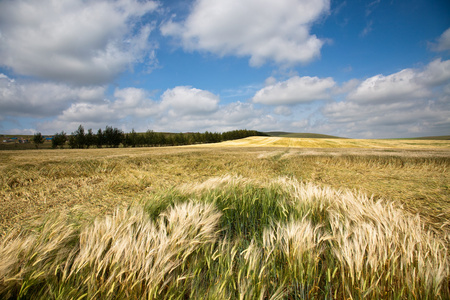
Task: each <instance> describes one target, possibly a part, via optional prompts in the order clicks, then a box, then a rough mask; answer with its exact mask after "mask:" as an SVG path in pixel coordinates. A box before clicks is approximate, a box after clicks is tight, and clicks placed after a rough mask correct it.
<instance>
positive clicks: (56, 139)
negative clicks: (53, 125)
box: [52, 131, 67, 149]
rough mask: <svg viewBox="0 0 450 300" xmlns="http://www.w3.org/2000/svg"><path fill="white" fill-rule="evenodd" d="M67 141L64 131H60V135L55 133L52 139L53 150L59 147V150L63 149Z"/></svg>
mask: <svg viewBox="0 0 450 300" xmlns="http://www.w3.org/2000/svg"><path fill="white" fill-rule="evenodd" d="M66 141H67V135H66V133H65V132H64V131H61V133H55V135H54V136H53V139H52V148H53V149H55V148H57V147H60V148H61V149H62V148H64V144H65V143H66Z"/></svg>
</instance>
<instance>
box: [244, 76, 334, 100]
mask: <svg viewBox="0 0 450 300" xmlns="http://www.w3.org/2000/svg"><path fill="white" fill-rule="evenodd" d="M334 86H335V82H334V80H333V79H332V78H331V77H328V78H318V77H309V76H304V77H299V76H294V77H292V78H290V79H288V80H286V81H282V82H277V83H274V84H272V85H268V86H266V87H264V88H262V89H261V90H259V91H258V92H256V94H255V96H254V97H253V99H252V101H253V102H254V103H261V104H267V105H290V104H297V103H305V102H311V101H315V100H324V99H329V98H330V89H331V88H333V87H334Z"/></svg>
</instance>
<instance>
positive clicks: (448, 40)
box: [431, 28, 450, 52]
mask: <svg viewBox="0 0 450 300" xmlns="http://www.w3.org/2000/svg"><path fill="white" fill-rule="evenodd" d="M431 49H432V50H434V51H438V52H440V51H447V50H450V28H448V29H447V30H446V31H444V33H442V35H441V36H440V37H439V38H438V39H437V42H436V43H431Z"/></svg>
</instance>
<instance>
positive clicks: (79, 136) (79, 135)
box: [69, 125, 86, 149]
mask: <svg viewBox="0 0 450 300" xmlns="http://www.w3.org/2000/svg"><path fill="white" fill-rule="evenodd" d="M72 136H73V137H74V140H73V144H72V146H73V148H79V149H83V148H84V146H85V145H86V136H85V134H84V127H83V125H80V126H78V129H77V131H75V132H72ZM71 139H72V137H71ZM69 142H70V141H69Z"/></svg>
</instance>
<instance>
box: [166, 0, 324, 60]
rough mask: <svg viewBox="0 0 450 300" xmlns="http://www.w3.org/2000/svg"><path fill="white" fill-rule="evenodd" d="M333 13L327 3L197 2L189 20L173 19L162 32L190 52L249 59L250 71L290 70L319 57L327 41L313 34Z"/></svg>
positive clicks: (287, 0)
mask: <svg viewBox="0 0 450 300" xmlns="http://www.w3.org/2000/svg"><path fill="white" fill-rule="evenodd" d="M329 10H330V1H329V0H300V1H299V0H279V1H269V0H264V1H261V0H229V1H223V0H197V1H195V2H194V4H193V6H192V10H191V12H190V14H189V16H188V17H187V18H186V20H184V21H181V22H176V21H174V20H173V19H171V20H169V21H167V22H166V23H164V24H163V25H162V26H161V32H162V34H163V35H166V36H174V37H176V38H179V39H180V41H181V43H182V45H183V47H184V48H185V49H187V50H204V51H209V52H212V53H215V54H218V55H220V56H224V55H237V56H250V65H252V66H260V65H262V64H264V63H265V62H266V61H274V62H276V63H278V64H283V65H292V64H298V63H307V62H310V61H311V60H313V59H315V58H317V57H318V56H320V49H321V47H322V46H323V44H324V40H321V39H319V38H318V37H317V36H316V35H314V34H311V33H310V29H311V25H312V24H313V23H314V22H315V21H317V20H318V19H320V18H321V17H322V16H323V15H326V14H328V13H329Z"/></svg>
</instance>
